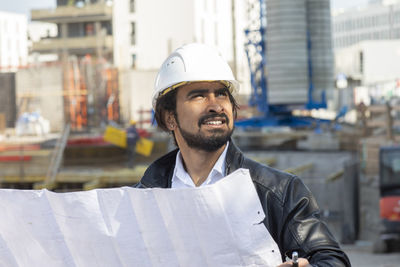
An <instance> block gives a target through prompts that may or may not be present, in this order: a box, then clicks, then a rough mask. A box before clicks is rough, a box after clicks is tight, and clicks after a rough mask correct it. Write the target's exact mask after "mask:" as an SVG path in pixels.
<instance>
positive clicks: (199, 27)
mask: <svg viewBox="0 0 400 267" xmlns="http://www.w3.org/2000/svg"><path fill="white" fill-rule="evenodd" d="M235 2H236V9H235V16H234V17H233V18H234V19H235V23H236V24H235V26H236V30H235V34H236V43H235V44H233V26H232V25H233V24H232V23H233V19H232V1H231V0H219V1H217V0H170V1H162V0H114V1H112V0H91V1H83V0H74V1H68V0H57V7H56V8H55V9H54V10H49V9H46V10H32V12H31V17H32V20H33V21H44V22H51V23H55V24H57V27H58V35H57V37H56V38H49V39H45V40H41V41H39V42H34V43H33V51H36V52H40V53H48V52H57V53H59V54H62V53H68V54H73V55H78V56H84V55H85V54H88V53H89V54H94V55H95V54H97V55H101V56H103V57H105V58H106V59H109V60H110V61H111V62H112V63H113V64H114V65H115V66H117V67H118V68H120V69H127V68H136V69H141V70H148V69H157V68H158V67H159V66H160V65H161V63H162V60H163V59H164V58H166V56H167V55H168V54H169V53H170V52H171V51H173V50H174V49H175V48H177V47H179V46H181V45H182V44H184V43H189V42H202V43H207V44H213V45H216V46H217V47H218V48H219V50H220V51H221V52H222V53H223V56H224V58H225V59H227V60H228V61H230V62H231V63H232V64H233V63H234V61H235V62H243V63H244V64H246V60H245V58H244V56H245V55H244V49H243V43H244V33H243V28H244V17H245V14H244V10H245V9H244V3H243V2H244V1H237V0H235ZM234 45H235V46H236V47H234ZM234 50H236V51H237V53H236V54H235V55H234V52H233V51H234ZM237 68H238V69H240V68H241V66H238V67H237Z"/></svg>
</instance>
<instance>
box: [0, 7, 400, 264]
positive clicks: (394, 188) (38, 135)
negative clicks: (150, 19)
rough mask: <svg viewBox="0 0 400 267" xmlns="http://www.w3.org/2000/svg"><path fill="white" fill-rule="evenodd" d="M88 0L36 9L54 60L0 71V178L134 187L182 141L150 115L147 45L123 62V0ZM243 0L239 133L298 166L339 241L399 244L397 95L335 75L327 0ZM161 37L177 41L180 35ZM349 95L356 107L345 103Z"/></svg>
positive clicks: (285, 165) (9, 183)
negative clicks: (129, 133) (131, 138)
mask: <svg viewBox="0 0 400 267" xmlns="http://www.w3.org/2000/svg"><path fill="white" fill-rule="evenodd" d="M70 2H71V3H70ZM72 2H73V3H72ZM75 2H76V3H75ZM78 2H79V3H81V2H82V3H85V5H84V6H80V7H78V6H77V3H78ZM88 2H89V1H88ZM90 2H91V3H86V1H57V7H56V8H55V9H54V10H45V9H42V10H32V12H31V16H32V20H36V21H42V22H43V21H44V22H49V23H56V24H57V25H58V29H59V33H58V37H54V38H49V39H43V40H41V41H40V42H37V43H34V44H33V46H32V51H34V52H35V53H37V54H49V53H53V54H57V56H58V60H56V61H51V62H36V63H34V64H29V65H27V66H23V67H19V68H18V69H17V70H16V71H9V69H7V68H2V69H1V72H0V187H1V188H12V189H48V190H51V191H54V192H72V191H81V190H91V189H96V188H113V187H121V186H133V185H135V184H136V183H138V182H139V181H140V179H141V177H142V176H143V174H144V172H145V170H146V168H147V167H148V166H149V165H150V164H151V163H152V162H153V161H154V160H155V159H157V158H159V157H161V156H162V155H164V154H166V153H167V152H168V151H171V150H172V149H175V145H174V142H173V139H172V137H171V135H170V134H168V133H165V132H163V131H161V130H160V129H158V128H157V125H155V124H154V118H153V111H152V109H151V94H152V90H153V88H152V86H153V83H154V79H155V75H156V73H157V70H156V69H152V70H149V69H144V70H143V69H140V68H137V66H138V64H139V65H140V64H141V63H140V55H139V54H137V55H135V56H134V57H131V56H129V59H130V60H131V61H132V60H136V59H137V60H138V61H137V62H129V63H127V64H128V65H130V66H131V68H128V69H127V68H124V67H122V68H121V67H120V65H118V64H117V63H118V60H117V57H120V56H117V55H116V52H115V50H116V49H115V47H114V46H116V44H115V43H114V44H112V42H111V38H114V39H116V37H115V36H114V37H113V30H112V29H113V26H112V24H113V23H117V22H115V21H114V20H116V19H115V18H114V16H115V14H114V12H116V11H115V10H114V9H117V7H118V6H117V3H116V2H118V1H114V2H115V3H114V5H115V6H113V5H110V4H109V1H90ZM111 2H112V1H111ZM138 2H140V1H138ZM178 2H179V1H178ZM233 2H235V1H232V3H233ZM242 2H243V5H244V7H245V10H246V23H245V27H244V28H243V29H241V28H240V29H237V32H242V34H243V41H244V42H243V43H244V46H242V47H239V48H238V47H236V46H234V47H235V49H242V51H241V52H240V53H243V54H244V55H245V56H246V60H247V62H242V63H243V64H245V65H247V67H248V71H247V74H238V72H239V70H240V69H241V67H240V66H239V63H238V60H239V59H238V58H237V57H235V56H233V57H232V58H231V60H229V63H230V65H231V67H232V69H234V70H235V69H237V71H236V75H238V76H240V78H241V80H240V81H241V82H242V83H244V84H248V87H249V88H250V90H249V92H247V93H242V92H239V93H238V94H237V95H235V97H236V98H237V99H238V101H239V104H240V110H239V112H238V119H237V121H236V123H235V131H234V133H233V137H232V138H233V141H234V142H235V143H236V144H237V145H238V147H239V148H240V149H241V150H242V151H243V152H244V153H245V154H246V155H247V156H248V157H250V158H252V159H254V160H256V161H258V162H260V163H263V164H266V165H269V166H272V167H274V168H277V169H280V170H283V171H286V172H289V173H293V174H295V175H297V176H299V177H300V178H301V179H302V180H303V181H304V183H305V184H306V185H307V186H308V187H309V188H310V190H311V191H312V193H313V194H314V196H315V197H316V199H317V202H318V205H319V207H320V209H321V215H322V217H323V220H324V221H326V222H327V224H328V225H329V227H330V229H331V230H332V232H333V233H334V235H335V236H336V238H337V239H338V240H339V241H340V243H341V244H343V245H351V244H355V243H356V242H360V240H361V241H366V242H370V243H368V244H372V248H371V249H373V250H374V251H375V252H379V253H382V252H389V251H395V250H396V249H398V246H396V244H397V241H398V240H400V231H399V232H396V231H393V232H390V231H389V232H385V230H384V229H386V228H385V227H386V224H387V223H389V224H391V225H394V224H395V223H397V224H400V206H399V203H400V201H398V202H396V203H394V202H393V204H390V205H392V206H390V208H389V207H387V206H385V205H389V204H387V202H385V201H386V200H385V197H391V199H392V200H393V199H398V200H400V193H399V192H400V191H399V190H400V180H399V179H400V145H399V142H400V105H399V103H400V94H399V95H396V94H395V93H394V94H393V95H392V96H391V97H390V98H382V97H381V96H379V97H378V96H377V97H374V96H372V97H371V94H368V93H366V94H361V93H362V92H364V91H362V90H360V91H356V90H355V89H354V88H355V87H359V86H361V85H360V84H359V83H360V81H355V79H354V77H352V78H350V77H348V80H346V81H345V85H343V84H340V82H341V81H338V80H336V79H335V75H336V73H335V56H334V51H333V47H332V30H331V23H332V22H331V16H330V14H331V9H330V1H329V0H326V1H321V0H315V1H312V0H307V1H306V0H302V1H299V0H293V1H290V0H285V1H282V0H280V1H278V0H248V1H242ZM230 7H231V9H232V10H233V11H234V10H235V9H234V8H235V5H234V4H232V5H230ZM236 8H237V9H239V8H240V6H238V5H237V6H236ZM236 12H238V11H237V10H236ZM229 19H231V18H229ZM136 24H139V22H137V23H136ZM238 24H239V25H240V23H238ZM238 24H237V25H238ZM71 25H73V26H71ZM132 25H133V24H132ZM81 26H82V27H81ZM237 27H238V26H237ZM132 31H134V30H132ZM138 31H139V30H138ZM234 32H235V31H233V32H232V33H231V34H232V38H233V39H234V42H236V41H237V40H236V39H235V38H240V37H238V36H236V37H235V34H234ZM114 34H115V33H114ZM130 34H131V37H132V32H131V33H130ZM138 38H139V37H138ZM240 40H241V39H240ZM199 41H201V39H200V40H199ZM166 43H168V44H167V46H168V48H169V49H168V50H172V48H175V46H177V45H178V41H176V42H174V41H171V42H166ZM235 49H234V51H235ZM128 50H129V49H128ZM128 50H126V51H128ZM129 51H131V50H129ZM118 53H121V49H120V50H118ZM138 53H139V52H138ZM235 53H239V52H235ZM239 61H240V60H239ZM161 62H162V59H160V60H159V64H161ZM135 64H136V66H135V67H132V66H134V65H135ZM234 72H235V71H234ZM399 75H400V73H399ZM399 77H400V76H399ZM342 82H343V81H342ZM244 87H246V85H244ZM393 91H394V92H399V91H400V83H397V84H395V85H394V87H393ZM357 94H358V95H357ZM360 95H362V96H360ZM364 96H368V97H369V101H365V98H363V97H364ZM344 98H349V99H350V101H349V103H350V105H342V104H343V102H341V101H340V99H344ZM133 119H134V120H135V121H136V122H137V129H138V132H139V134H140V137H141V139H140V140H139V142H138V145H137V147H136V148H137V149H138V150H137V155H136V157H135V162H134V167H133V168H130V167H128V165H127V163H128V160H129V159H128V154H127V144H126V129H127V127H128V126H129V121H131V120H133ZM138 146H141V147H138ZM387 209H390V211H387ZM383 210H385V212H386V213H385V212H383ZM390 229H392V228H390ZM385 234H386V235H385ZM397 245H398V244H397ZM371 266H372V265H371ZM385 266H392V265H385ZM393 266H395V265H393Z"/></svg>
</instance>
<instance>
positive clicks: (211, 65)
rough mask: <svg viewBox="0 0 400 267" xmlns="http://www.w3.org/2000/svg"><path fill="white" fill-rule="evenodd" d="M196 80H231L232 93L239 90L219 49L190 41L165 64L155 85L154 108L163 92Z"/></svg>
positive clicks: (229, 81)
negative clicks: (190, 42)
mask: <svg viewBox="0 0 400 267" xmlns="http://www.w3.org/2000/svg"><path fill="white" fill-rule="evenodd" d="M194 81H221V82H226V83H229V86H230V90H231V92H232V91H237V90H239V83H238V82H237V81H236V80H235V77H234V76H233V74H232V70H231V68H230V67H229V65H228V63H227V62H226V61H225V60H224V59H223V58H222V57H221V55H220V54H219V53H218V51H217V50H216V48H214V47H212V46H208V45H205V44H199V43H192V44H187V45H184V46H182V47H180V48H178V49H176V50H175V51H174V52H172V54H171V55H170V56H169V57H168V58H167V59H166V60H165V61H164V63H163V64H162V65H161V68H160V70H159V72H158V74H157V78H156V81H155V84H154V93H153V101H152V104H153V108H154V109H155V107H156V103H157V99H158V97H159V96H160V95H162V94H165V93H167V92H169V91H170V90H171V89H175V88H177V87H178V86H180V85H182V84H183V83H184V82H194ZM167 89H168V90H167Z"/></svg>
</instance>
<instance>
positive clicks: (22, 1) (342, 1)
mask: <svg viewBox="0 0 400 267" xmlns="http://www.w3.org/2000/svg"><path fill="white" fill-rule="evenodd" d="M267 1H268V0H267ZM267 3H268V2H267ZM366 3H368V0H331V6H332V9H339V8H349V7H354V6H358V5H360V4H366ZM55 5H56V0H0V11H8V12H15V13H22V14H25V15H27V16H28V17H29V16H30V15H29V14H30V13H29V10H30V9H42V8H44V9H45V8H51V7H55Z"/></svg>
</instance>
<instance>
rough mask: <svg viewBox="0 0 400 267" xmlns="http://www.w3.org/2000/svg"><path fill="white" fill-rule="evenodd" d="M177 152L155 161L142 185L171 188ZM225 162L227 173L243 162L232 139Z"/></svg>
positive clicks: (237, 167) (147, 171) (241, 155)
mask: <svg viewBox="0 0 400 267" xmlns="http://www.w3.org/2000/svg"><path fill="white" fill-rule="evenodd" d="M177 153H178V149H175V150H174V151H171V152H169V153H168V154H166V155H164V156H163V157H161V158H159V159H158V160H156V161H154V162H153V163H152V164H151V165H150V166H149V168H147V170H146V172H145V173H144V175H143V178H142V179H141V181H140V183H141V185H142V186H144V187H161V188H170V187H171V179H172V175H173V172H174V167H175V161H176V154H177ZM225 162H226V168H225V175H228V174H230V173H232V172H234V171H235V170H237V169H239V168H240V167H241V165H242V163H243V154H242V152H241V151H240V150H239V148H238V147H237V146H236V145H235V144H234V142H233V141H232V140H229V147H228V152H227V153H226V158H225Z"/></svg>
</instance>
